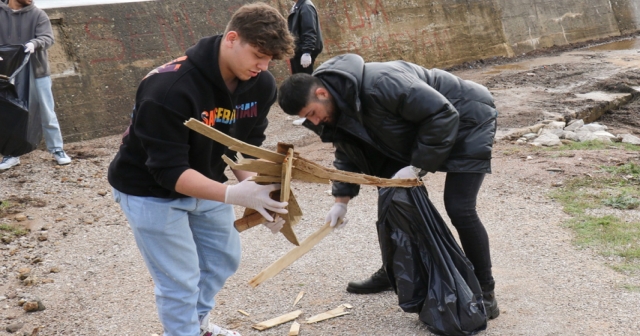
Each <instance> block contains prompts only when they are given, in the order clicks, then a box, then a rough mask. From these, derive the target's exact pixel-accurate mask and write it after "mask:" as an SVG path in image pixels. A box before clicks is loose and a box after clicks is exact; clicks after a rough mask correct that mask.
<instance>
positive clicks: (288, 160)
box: [278, 144, 300, 246]
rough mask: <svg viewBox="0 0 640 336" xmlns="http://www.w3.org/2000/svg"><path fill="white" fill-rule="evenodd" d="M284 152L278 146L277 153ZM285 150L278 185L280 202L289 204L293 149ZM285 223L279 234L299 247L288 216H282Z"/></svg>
mask: <svg viewBox="0 0 640 336" xmlns="http://www.w3.org/2000/svg"><path fill="white" fill-rule="evenodd" d="M281 150H282V151H284V150H285V148H284V147H281V146H280V144H278V151H281ZM286 150H287V156H286V157H285V159H284V161H283V162H282V173H281V176H282V183H281V184H280V202H289V194H290V193H291V170H292V169H293V147H289V148H288V149H286ZM287 210H289V206H288V205H287ZM282 218H284V220H285V222H284V225H283V226H282V229H281V230H280V232H281V233H282V234H283V235H284V237H285V238H287V240H288V241H289V242H291V243H292V244H293V245H296V246H300V242H298V237H296V233H295V232H294V231H293V227H292V225H291V217H290V216H289V214H288V213H287V214H284V215H282Z"/></svg>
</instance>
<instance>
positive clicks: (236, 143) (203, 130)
mask: <svg viewBox="0 0 640 336" xmlns="http://www.w3.org/2000/svg"><path fill="white" fill-rule="evenodd" d="M184 124H185V125H186V126H187V127H189V128H190V129H192V130H194V131H196V132H198V133H200V134H202V135H204V136H206V137H207V138H209V139H212V140H214V141H217V142H219V143H221V144H223V145H225V146H227V147H234V149H233V150H235V151H237V152H241V153H245V154H247V155H251V156H255V157H258V158H261V159H265V160H269V161H271V162H276V163H281V162H282V161H284V155H282V154H278V153H276V152H273V151H270V150H267V149H264V148H260V147H256V146H254V145H250V144H248V143H245V142H242V141H240V140H238V139H235V138H232V137H230V136H228V135H226V134H224V133H222V132H220V131H218V130H217V129H215V128H213V127H210V126H207V125H205V124H204V123H203V122H201V121H199V120H197V119H194V118H191V119H189V120H187V121H186V122H185V123H184Z"/></svg>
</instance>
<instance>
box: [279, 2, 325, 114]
mask: <svg viewBox="0 0 640 336" xmlns="http://www.w3.org/2000/svg"><path fill="white" fill-rule="evenodd" d="M293 2H294V4H293V7H292V8H291V12H290V13H289V17H288V18H287V24H288V26H289V31H290V32H291V34H292V35H293V36H294V37H295V39H296V49H295V54H294V56H293V58H292V59H290V60H289V64H290V66H291V73H292V74H297V73H300V72H302V73H307V74H312V73H313V64H314V63H315V61H316V57H318V55H319V54H320V53H321V52H322V48H323V44H322V32H321V31H320V22H319V21H318V11H317V10H316V7H315V6H314V4H313V2H311V0H293ZM304 120H305V119H304V118H300V119H297V120H294V121H293V124H294V125H296V126H300V125H302V123H303V122H304Z"/></svg>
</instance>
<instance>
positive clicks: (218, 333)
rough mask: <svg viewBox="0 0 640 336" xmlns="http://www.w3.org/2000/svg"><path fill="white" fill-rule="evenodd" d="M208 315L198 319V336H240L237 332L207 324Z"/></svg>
mask: <svg viewBox="0 0 640 336" xmlns="http://www.w3.org/2000/svg"><path fill="white" fill-rule="evenodd" d="M209 314H210V313H207V315H205V316H203V317H202V318H200V336H241V335H240V333H239V332H237V331H233V330H228V329H225V328H222V327H220V326H217V325H215V324H213V323H209Z"/></svg>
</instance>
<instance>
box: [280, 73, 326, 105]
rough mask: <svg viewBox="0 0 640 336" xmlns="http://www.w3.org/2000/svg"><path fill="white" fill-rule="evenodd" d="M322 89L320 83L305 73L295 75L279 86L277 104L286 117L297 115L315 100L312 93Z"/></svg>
mask: <svg viewBox="0 0 640 336" xmlns="http://www.w3.org/2000/svg"><path fill="white" fill-rule="evenodd" d="M318 87H324V85H323V84H322V81H321V80H320V79H318V78H317V77H313V76H311V75H309V74H306V73H297V74H294V75H292V76H291V77H289V78H287V79H285V80H284V82H282V85H280V90H279V91H278V104H279V105H280V107H281V108H282V110H283V111H284V113H286V114H288V115H297V114H298V113H300V111H301V110H302V108H304V107H305V106H307V104H309V102H310V101H314V100H317V99H316V98H315V95H314V94H313V91H314V90H315V89H316V88H318Z"/></svg>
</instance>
